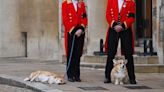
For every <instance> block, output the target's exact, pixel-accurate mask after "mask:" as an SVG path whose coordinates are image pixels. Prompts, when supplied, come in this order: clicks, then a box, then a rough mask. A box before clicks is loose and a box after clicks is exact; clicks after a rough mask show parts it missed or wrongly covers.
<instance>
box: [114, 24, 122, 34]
mask: <svg viewBox="0 0 164 92" xmlns="http://www.w3.org/2000/svg"><path fill="white" fill-rule="evenodd" d="M114 29H115V30H116V32H117V33H119V32H120V31H122V30H123V28H122V26H120V25H116V26H115V27H114Z"/></svg>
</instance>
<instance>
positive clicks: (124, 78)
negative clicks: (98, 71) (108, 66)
mask: <svg viewBox="0 0 164 92" xmlns="http://www.w3.org/2000/svg"><path fill="white" fill-rule="evenodd" d="M113 63H114V67H113V69H112V71H111V81H112V83H114V84H115V85H119V84H125V83H128V72H127V68H126V64H127V60H124V59H119V60H115V59H114V60H113Z"/></svg>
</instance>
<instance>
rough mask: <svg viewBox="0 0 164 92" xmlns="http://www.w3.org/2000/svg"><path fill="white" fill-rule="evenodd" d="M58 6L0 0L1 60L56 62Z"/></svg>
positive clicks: (46, 0)
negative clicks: (16, 58)
mask: <svg viewBox="0 0 164 92" xmlns="http://www.w3.org/2000/svg"><path fill="white" fill-rule="evenodd" d="M57 2H58V1H57V0H0V57H19V56H22V57H24V56H25V54H27V57H28V58H43V59H58V28H59V27H58V3H57ZM22 32H24V33H26V34H27V38H25V37H24V34H22ZM25 39H26V40H27V44H25V42H24V40H25ZM25 45H26V46H25ZM26 52H27V53H26Z"/></svg>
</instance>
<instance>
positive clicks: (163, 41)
mask: <svg viewBox="0 0 164 92" xmlns="http://www.w3.org/2000/svg"><path fill="white" fill-rule="evenodd" d="M160 45H161V48H162V49H163V50H162V51H161V62H162V63H164V0H161V6H160Z"/></svg>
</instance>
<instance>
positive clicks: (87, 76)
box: [0, 58, 164, 92]
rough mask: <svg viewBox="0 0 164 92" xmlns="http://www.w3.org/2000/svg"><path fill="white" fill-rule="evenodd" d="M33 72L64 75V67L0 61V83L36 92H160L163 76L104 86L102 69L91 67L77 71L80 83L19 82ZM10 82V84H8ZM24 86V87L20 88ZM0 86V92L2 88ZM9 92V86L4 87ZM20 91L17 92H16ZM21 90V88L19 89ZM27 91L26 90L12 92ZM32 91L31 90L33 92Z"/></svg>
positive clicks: (51, 63) (55, 63) (145, 76)
mask: <svg viewBox="0 0 164 92" xmlns="http://www.w3.org/2000/svg"><path fill="white" fill-rule="evenodd" d="M36 70H48V71H56V72H60V73H64V72H65V65H63V64H60V63H59V62H58V61H43V60H30V59H21V58H19V59H18V58H0V82H1V83H3V84H7V85H14V86H19V87H24V88H30V89H33V90H37V92H163V90H164V74H146V73H144V74H141V73H140V74H139V73H137V74H136V77H137V81H138V84H137V85H121V86H116V85H113V84H104V83H103V79H104V70H95V69H91V68H84V67H83V68H81V79H82V82H81V83H78V82H74V83H70V82H67V84H65V85H55V84H53V85H47V84H41V83H29V82H23V79H24V78H25V77H26V76H29V74H30V73H31V72H33V71H36ZM11 80H14V81H11ZM24 84H25V85H24ZM3 86H4V85H1V86H0V92H11V91H1V90H3V89H4V87H3ZM6 87H8V88H9V89H13V90H15V89H17V88H12V86H6ZM20 90H21V89H20ZM23 90H25V89H23ZM13 92H30V91H28V90H27V91H13ZM34 92H35V91H34Z"/></svg>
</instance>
